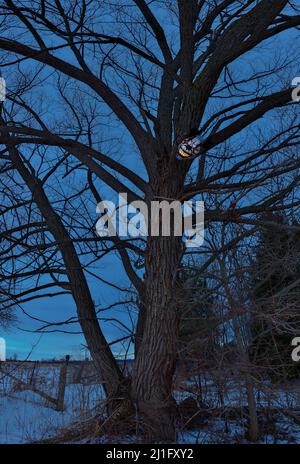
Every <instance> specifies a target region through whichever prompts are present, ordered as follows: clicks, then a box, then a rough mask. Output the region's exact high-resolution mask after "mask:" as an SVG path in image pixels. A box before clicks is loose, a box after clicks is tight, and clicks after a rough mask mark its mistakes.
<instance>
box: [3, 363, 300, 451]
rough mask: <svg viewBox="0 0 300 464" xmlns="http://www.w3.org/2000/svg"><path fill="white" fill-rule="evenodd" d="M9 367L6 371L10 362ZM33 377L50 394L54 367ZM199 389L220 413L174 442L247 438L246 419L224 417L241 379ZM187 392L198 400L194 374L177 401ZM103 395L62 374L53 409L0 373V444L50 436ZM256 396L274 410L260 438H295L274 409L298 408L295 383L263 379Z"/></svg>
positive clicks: (299, 431) (299, 429)
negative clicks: (58, 402)
mask: <svg viewBox="0 0 300 464" xmlns="http://www.w3.org/2000/svg"><path fill="white" fill-rule="evenodd" d="M9 372H12V368H11V366H10V368H9ZM13 375H14V376H15V377H17V378H18V379H20V380H23V382H28V381H29V378H30V376H31V375H32V369H31V368H30V369H29V368H28V369H24V368H23V369H13ZM35 376H36V382H37V383H38V386H39V388H40V389H42V390H43V391H44V392H46V393H48V394H49V395H52V396H54V397H55V396H56V395H57V389H58V378H59V367H57V366H45V367H40V368H39V370H38V372H36V373H35ZM201 390H202V396H201V401H202V402H203V403H205V405H206V406H207V408H208V410H212V409H214V408H215V409H217V408H220V409H222V408H223V409H222V411H223V413H222V414H219V415H214V414H212V415H211V416H208V417H207V418H206V419H205V420H203V422H202V423H201V424H199V426H197V427H196V428H195V429H194V430H179V433H178V443H179V444H192V443H198V444H204V443H249V442H248V441H247V439H246V438H245V432H246V429H247V419H246V418H245V417H244V418H239V419H234V418H232V417H230V416H229V417H228V416H226V411H227V410H228V409H230V408H232V407H236V408H237V409H238V408H242V407H243V406H245V391H244V387H243V384H242V383H241V384H239V382H238V381H237V380H233V379H232V380H231V381H229V382H227V383H226V385H222V386H221V388H220V385H219V386H218V388H217V387H216V384H215V383H214V382H213V381H212V380H207V381H206V382H204V383H203V382H202V385H201ZM298 392H299V393H298ZM191 396H192V397H194V398H195V399H197V400H198V401H199V385H197V379H191V380H190V381H189V382H186V383H185V384H183V386H182V388H181V389H178V390H177V392H176V399H177V401H178V402H180V401H182V400H184V399H185V398H187V397H191ZM103 398H104V396H103V389H102V387H101V385H99V384H97V383H91V384H89V383H86V382H85V383H77V384H74V383H72V380H71V379H70V378H68V382H67V387H66V392H65V410H64V411H63V412H59V411H56V410H55V408H54V407H53V406H51V405H50V404H49V403H47V401H46V400H45V399H44V398H42V397H41V396H40V395H39V394H37V393H34V392H33V391H30V390H24V391H23V390H22V389H20V388H19V386H18V385H17V383H16V381H15V380H14V379H12V378H10V377H8V376H7V375H5V374H4V373H3V372H0V443H28V442H32V441H35V440H40V439H43V438H47V437H49V436H52V435H55V434H57V433H58V432H59V430H60V429H61V428H62V427H66V426H67V425H68V424H70V422H72V421H75V420H77V421H78V419H80V418H81V417H82V418H84V417H87V416H88V415H89V413H90V411H91V410H93V409H94V408H95V407H96V406H99V405H101V403H102V401H103ZM256 398H257V404H258V408H259V409H261V408H272V410H274V409H275V410H278V414H277V413H276V416H275V417H274V420H273V419H272V420H273V422H272V423H271V424H269V425H268V426H267V427H266V429H265V430H264V432H263V436H262V438H261V440H260V443H266V444H272V443H300V422H299V423H298V424H297V423H296V422H295V421H294V420H293V419H292V418H289V417H287V416H285V415H283V414H282V413H280V410H282V408H284V409H291V410H292V409H293V410H295V409H297V407H298V406H299V411H300V388H299V382H297V383H295V384H292V385H288V386H285V388H283V387H282V388H280V389H276V390H274V388H272V386H271V385H269V384H268V383H265V384H264V385H263V388H260V390H259V391H258V390H257V392H256ZM268 427H269V428H268ZM115 440H116V441H115V443H133V442H137V441H138V437H133V436H124V437H122V438H118V439H115ZM93 442H94V443H95V442H97V443H112V442H113V441H112V438H109V439H108V438H107V437H101V438H98V439H95V438H94V439H93Z"/></svg>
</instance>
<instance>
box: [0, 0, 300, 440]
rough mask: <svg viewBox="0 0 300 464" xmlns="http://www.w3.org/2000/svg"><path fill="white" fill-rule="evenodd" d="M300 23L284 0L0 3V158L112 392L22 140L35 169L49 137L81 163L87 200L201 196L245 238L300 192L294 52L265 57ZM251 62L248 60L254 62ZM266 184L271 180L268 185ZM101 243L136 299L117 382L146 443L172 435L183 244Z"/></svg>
mask: <svg viewBox="0 0 300 464" xmlns="http://www.w3.org/2000/svg"><path fill="white" fill-rule="evenodd" d="M107 18H109V19H110V20H109V21H106V19H107ZM162 24H166V26H165V27H163V26H162ZM299 25H300V16H299V15H298V14H297V7H296V5H294V4H293V3H292V2H289V1H287V0H260V1H255V0H249V1H246V2H240V1H236V0H224V1H213V2H212V1H202V0H201V1H200V0H191V1H189V2H186V1H185V0H178V1H177V2H174V3H172V4H170V2H168V1H165V2H152V3H151V6H150V4H148V3H147V2H146V1H145V0H132V1H131V2H128V1H126V2H119V3H118V4H117V5H116V4H114V3H113V2H110V1H104V0H103V1H100V2H99V1H98V2H96V1H86V0H82V1H80V2H78V1H72V0H70V1H67V2H61V1H60V0H55V2H53V3H50V2H47V1H44V0H41V1H35V0H30V1H28V2H27V3H26V5H24V2H21V1H18V0H5V1H4V3H3V5H2V6H1V37H0V48H1V49H2V51H3V54H2V58H1V61H2V67H3V69H4V70H7V71H10V72H11V73H12V71H14V72H15V73H16V75H17V76H18V78H16V80H15V82H12V85H10V84H9V83H8V84H9V85H8V88H11V91H10V92H9V95H8V100H7V103H5V110H6V114H4V115H3V118H2V124H1V127H0V131H1V137H0V142H1V144H3V145H4V149H3V151H2V155H1V156H2V158H4V159H5V160H6V161H7V162H9V163H11V165H12V168H13V169H15V170H16V171H17V172H18V175H19V176H20V177H21V179H22V182H23V183H25V184H26V185H27V188H28V189H29V190H30V192H31V195H32V199H33V201H34V203H35V204H36V205H37V207H38V209H39V211H40V213H41V214H42V217H43V222H45V223H46V227H47V229H48V230H49V231H50V233H51V234H52V236H53V237H54V239H55V242H56V243H57V244H58V246H59V249H60V253H61V255H62V259H63V263H64V267H65V269H66V275H67V278H68V282H67V283H68V285H70V287H68V288H69V289H70V291H71V292H72V295H73V297H74V300H75V302H76V306H77V311H78V315H79V319H80V321H81V324H82V328H83V331H84V333H85V336H86V339H87V343H88V345H89V348H90V350H91V352H92V354H93V357H94V359H95V362H96V363H97V365H98V366H99V369H100V370H101V373H102V375H103V377H104V380H105V381H106V382H107V385H109V387H108V389H109V391H108V394H109V395H110V396H112V397H114V398H116V397H120V395H119V394H118V392H119V389H120V385H122V383H123V382H124V379H123V378H122V376H120V372H119V370H118V368H117V366H116V363H115V360H114V358H113V356H112V353H111V351H110V349H109V347H108V344H107V342H106V341H105V338H104V336H103V334H102V332H101V330H100V328H99V325H98V321H97V318H96V315H95V308H94V304H93V301H92V297H91V294H90V290H89V288H88V285H87V283H86V279H85V276H84V272H83V270H82V260H80V259H79V257H78V254H77V252H76V249H75V248H74V237H71V236H70V233H69V231H68V230H67V229H68V228H66V227H65V226H64V224H63V220H62V219H61V217H59V214H58V213H57V212H56V211H55V208H56V207H55V204H54V203H53V201H51V196H50V195H49V191H48V192H46V191H45V189H44V185H43V184H44V182H43V180H41V177H40V175H37V167H36V164H35V163H36V162H35V161H33V158H32V156H33V155H32V153H31V148H32V146H34V147H44V148H45V156H44V161H43V163H44V165H45V166H47V162H49V159H50V156H51V155H48V153H47V149H48V148H52V149H54V147H55V148H56V150H57V153H59V160H58V163H69V162H70V160H72V161H71V163H73V168H72V169H77V170H78V169H82V168H83V167H84V169H86V170H88V171H89V179H90V181H89V187H90V189H91V192H94V196H95V198H96V197H97V193H98V191H99V189H100V188H102V187H103V184H106V186H108V187H109V188H110V189H112V190H113V191H114V192H117V193H120V192H125V193H127V195H128V199H129V201H132V200H136V199H141V198H143V199H145V201H146V202H147V203H148V204H149V203H150V202H151V201H153V200H158V199H165V200H166V201H168V202H171V201H173V200H174V199H178V200H180V201H183V200H185V199H191V198H194V197H195V196H196V195H198V196H200V197H201V198H204V200H205V203H206V224H207V227H208V228H209V230H212V229H214V228H215V229H216V228H217V227H218V224H220V223H224V224H229V225H230V224H235V223H237V224H244V225H245V229H244V232H243V233H244V234H247V233H249V230H250V229H251V227H252V226H255V224H257V223H258V222H259V220H258V219H257V217H256V216H255V215H256V214H257V213H259V212H261V211H267V210H276V209H286V208H291V207H292V206H296V205H297V204H298V203H299V202H298V201H297V200H296V197H295V196H294V195H293V194H294V192H295V190H296V189H297V188H298V185H299V174H298V169H299V158H298V156H297V145H298V143H299V132H298V124H297V120H296V118H297V113H296V111H295V104H294V102H292V101H291V92H292V89H291V88H290V84H289V83H290V82H291V79H290V77H291V76H290V73H291V72H293V60H294V59H295V58H296V57H297V52H296V51H295V52H293V49H292V47H290V50H289V53H290V59H289V60H286V59H285V57H280V56H278V55H277V54H276V53H275V51H276V47H275V45H276V46H277V47H278V46H279V45H280V46H281V47H283V45H282V42H280V38H278V37H284V38H285V39H286V40H287V39H288V40H289V41H290V42H291V43H292V41H293V36H292V35H288V34H287V31H289V30H292V29H295V28H298V27H299ZM261 47H268V52H266V55H265V56H267V59H266V61H267V62H266V63H263V62H261V61H260V60H259V52H260V50H261ZM247 57H248V61H247ZM252 58H253V59H255V60H257V66H251V63H250V60H251V59H252ZM245 63H247V64H246V65H245ZM50 71H51V72H50ZM287 76H288V77H287ZM292 77H294V75H293V76H292ZM8 80H9V79H8ZM49 85H50V86H51V89H52V90H51V92H52V98H51V97H50V98H48V99H47V101H48V105H50V106H49V107H48V108H46V107H43V105H42V104H41V102H40V100H39V99H37V98H35V97H34V95H35V92H36V90H37V89H39V91H42V92H44V95H45V94H46V92H47V91H48V90H49ZM68 86H69V88H71V89H72V91H73V98H70V92H69V91H68ZM54 88H55V91H54ZM34 89H35V90H34ZM74 95H75V96H76V98H74ZM80 95H81V96H85V97H86V100H87V101H88V102H89V103H90V105H91V106H90V109H89V113H90V114H91V113H93V112H94V114H96V115H97V114H99V113H100V112H101V111H102V112H104V111H106V112H107V110H108V109H109V110H110V112H112V114H113V115H111V114H109V115H107V117H106V119H105V122H106V123H109V125H110V127H111V132H110V136H112V137H113V138H114V140H115V145H113V144H112V143H110V144H105V143H102V147H103V148H104V150H106V153H103V149H102V148H101V143H100V141H99V137H98V132H99V127H98V126H97V124H95V125H94V124H93V122H92V121H93V120H95V118H94V119H93V118H86V114H85V112H84V111H81V106H82V105H81V103H82V101H80V97H79V96H80ZM45 98H46V97H45ZM52 99H53V100H54V103H52V105H51V101H50V100H52ZM58 101H59V106H58V105H57V104H56V102H58ZM6 106H7V108H6ZM51 110H52V111H51ZM263 118H264V119H263ZM96 119H97V118H96ZM116 120H117V121H118V122H117V124H118V127H117V128H116V127H115V125H116ZM265 121H268V122H266V123H265ZM120 125H121V126H122V129H120ZM193 130H199V131H200V132H201V135H202V137H203V139H204V142H203V153H202V155H201V157H200V158H199V162H198V161H197V162H195V163H193V160H188V161H185V162H183V161H181V160H178V159H177V158H176V152H177V149H178V143H179V142H180V141H181V140H182V138H183V137H184V136H185V135H186V134H189V133H190V132H191V131H193ZM114 133H115V134H116V137H114ZM120 153H125V155H126V156H127V159H128V164H127V163H126V160H125V159H124V157H123V158H122V157H121V156H120ZM129 153H130V154H129ZM47 156H48V161H46V159H47ZM63 158H64V159H63ZM62 160H63V161H62ZM75 161H76V163H75ZM135 162H138V163H139V166H141V168H140V169H139V170H138V172H135V168H134V163H135ZM53 169H54V170H55V168H53ZM53 169H52V170H51V168H50V169H49V171H48V174H47V178H49V177H51V174H52V173H53ZM93 178H94V179H95V178H96V179H97V181H96V182H97V185H96V186H95V184H93ZM274 182H277V184H278V186H279V187H280V188H279V189H273V186H274ZM98 198H101V196H99V194H98ZM228 236H229V237H230V238H229V239H228V240H227V242H226V244H225V245H222V246H223V247H224V246H225V248H226V247H227V248H228V249H230V247H234V246H236V245H237V243H238V242H239V240H241V238H239V237H232V236H230V235H228ZM94 240H95V239H94ZM108 243H109V240H108ZM110 243H113V247H114V249H117V250H118V251H119V254H120V257H121V259H122V262H123V265H124V268H125V270H126V272H127V274H128V277H129V278H130V280H131V282H132V284H133V286H134V287H135V289H136V291H137V292H138V294H139V302H140V304H139V307H140V312H139V318H138V322H137V341H138V349H137V353H136V359H135V366H134V372H133V375H132V379H131V387H130V388H129V386H128V385H127V384H126V382H125V384H126V386H125V388H124V389H122V392H123V391H124V390H125V391H126V394H125V396H127V397H128V398H130V400H131V401H132V404H133V405H134V406H135V407H136V408H137V411H138V414H139V415H140V416H141V417H142V419H143V423H144V424H145V427H146V433H147V434H149V436H150V437H151V439H152V440H158V441H159V440H173V439H174V438H175V434H176V432H175V421H176V408H175V401H174V399H173V396H172V382H173V376H174V371H175V365H176V358H177V339H178V328H179V321H180V308H178V304H177V303H178V299H177V288H176V276H177V272H178V269H179V268H180V265H181V260H182V259H183V255H184V247H183V244H182V241H181V239H180V238H179V237H175V236H171V237H151V236H149V237H148V239H147V243H146V244H145V243H144V242H142V243H137V244H136V245H135V247H132V243H130V241H123V240H121V239H115V240H111V241H110ZM219 251H220V250H218V249H214V248H210V247H209V245H207V247H204V248H203V251H202V252H203V255H204V254H206V256H208V258H207V261H206V262H205V263H204V264H203V270H204V269H207V268H208V267H209V265H210V264H211V263H212V262H213V261H214V260H215V258H216V256H217V255H218V253H219ZM137 257H138V258H139V259H142V260H143V265H144V271H145V272H144V278H143V279H142V278H141V276H140V274H139V273H138V272H136V269H135V267H134V263H135V262H136V259H137ZM122 396H123V395H121V397H122ZM128 398H127V399H126V401H127V402H128Z"/></svg>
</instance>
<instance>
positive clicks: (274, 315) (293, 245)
mask: <svg viewBox="0 0 300 464" xmlns="http://www.w3.org/2000/svg"><path fill="white" fill-rule="evenodd" d="M264 219H267V220H268V221H272V222H276V223H278V224H280V225H282V226H284V225H286V226H287V227H274V228H264V229H262V230H261V231H260V239H259V244H258V247H257V251H256V257H255V262H254V265H253V266H252V272H251V280H252V296H253V302H254V308H253V309H254V315H253V317H252V324H251V336H252V344H251V346H250V356H251V360H252V361H253V362H255V363H256V364H258V365H259V366H260V367H261V368H262V372H267V373H268V375H269V376H270V377H271V378H272V379H273V380H286V379H291V378H293V377H295V376H297V375H299V372H300V366H299V365H298V364H296V363H295V362H293V361H292V358H291V351H292V348H291V341H292V338H293V337H294V336H296V335H299V333H300V315H299V309H300V283H299V282H300V281H299V279H300V261H299V253H300V232H299V231H297V229H296V227H292V228H291V227H288V226H289V223H288V221H287V219H286V217H284V216H283V215H278V214H276V215H274V214H273V215H270V216H268V217H264ZM291 225H293V226H298V225H299V224H298V223H293V224H291ZM298 281H299V282H298Z"/></svg>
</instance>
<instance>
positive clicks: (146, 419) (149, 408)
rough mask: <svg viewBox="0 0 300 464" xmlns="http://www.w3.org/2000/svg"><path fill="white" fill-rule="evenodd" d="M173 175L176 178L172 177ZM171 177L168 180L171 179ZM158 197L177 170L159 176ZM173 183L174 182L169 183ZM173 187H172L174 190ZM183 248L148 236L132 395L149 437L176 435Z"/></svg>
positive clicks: (171, 193)
mask: <svg viewBox="0 0 300 464" xmlns="http://www.w3.org/2000/svg"><path fill="white" fill-rule="evenodd" d="M174 179H177V185H176V182H174ZM172 182H173V186H172V185H170V184H172ZM160 186H161V188H160V189H158V190H157V191H158V194H157V197H159V196H161V197H164V198H169V199H170V201H171V200H173V199H174V198H176V195H177V194H178V192H179V186H180V176H179V177H178V178H177V177H176V174H175V175H174V173H173V175H170V177H169V179H168V180H167V179H162V178H161V180H160ZM166 187H167V188H166ZM170 187H173V188H170ZM176 189H177V192H176ZM181 252H182V244H181V237H175V236H172V230H171V236H170V237H162V236H159V237H153V236H149V239H148V250H147V260H146V263H145V269H146V274H145V287H144V295H143V297H144V305H145V313H144V314H142V316H141V317H142V318H143V321H142V326H143V333H142V337H141V334H139V337H140V340H139V345H138V350H137V357H136V361H135V367H134V372H133V378H132V397H133V400H134V402H135V405H136V407H137V411H138V414H139V419H140V421H141V424H142V428H143V430H144V433H145V435H146V437H147V439H148V440H149V441H150V442H152V443H153V442H166V441H167V442H170V441H171V442H172V441H175V439H176V427H175V425H176V402H175V400H174V398H173V397H172V383H173V376H174V373H175V367H176V360H177V340H178V329H179V320H180V314H179V310H178V304H177V301H176V275H177V271H178V266H179V262H180V257H181Z"/></svg>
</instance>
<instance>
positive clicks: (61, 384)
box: [56, 355, 70, 411]
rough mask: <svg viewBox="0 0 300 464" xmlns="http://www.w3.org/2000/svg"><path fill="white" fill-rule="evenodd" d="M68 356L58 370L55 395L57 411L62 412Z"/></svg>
mask: <svg viewBox="0 0 300 464" xmlns="http://www.w3.org/2000/svg"><path fill="white" fill-rule="evenodd" d="M69 360H70V356H69V355H67V356H66V361H65V363H64V364H63V365H62V367H61V368H60V374H59V385H58V394H57V406H56V410H57V411H64V409H65V390H66V384H67V371H68V364H69Z"/></svg>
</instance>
